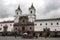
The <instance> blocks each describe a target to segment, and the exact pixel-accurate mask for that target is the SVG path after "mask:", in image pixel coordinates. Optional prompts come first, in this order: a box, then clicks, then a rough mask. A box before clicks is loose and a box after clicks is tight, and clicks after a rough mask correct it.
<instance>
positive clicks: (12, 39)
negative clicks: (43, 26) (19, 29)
mask: <svg viewBox="0 0 60 40" xmlns="http://www.w3.org/2000/svg"><path fill="white" fill-rule="evenodd" d="M0 40H60V38H45V37H39V38H37V39H33V38H32V39H25V38H21V37H16V38H15V37H2V36H0Z"/></svg>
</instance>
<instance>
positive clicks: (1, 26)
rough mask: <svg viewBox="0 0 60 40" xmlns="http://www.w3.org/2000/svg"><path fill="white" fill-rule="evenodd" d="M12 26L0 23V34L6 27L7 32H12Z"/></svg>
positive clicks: (11, 24)
mask: <svg viewBox="0 0 60 40" xmlns="http://www.w3.org/2000/svg"><path fill="white" fill-rule="evenodd" d="M13 24H14V23H0V28H1V30H0V32H3V26H5V25H7V26H8V28H7V31H13Z"/></svg>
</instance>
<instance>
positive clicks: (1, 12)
mask: <svg viewBox="0 0 60 40" xmlns="http://www.w3.org/2000/svg"><path fill="white" fill-rule="evenodd" d="M8 15H9V14H8V10H7V7H6V6H5V5H4V3H3V0H0V18H5V17H8Z"/></svg>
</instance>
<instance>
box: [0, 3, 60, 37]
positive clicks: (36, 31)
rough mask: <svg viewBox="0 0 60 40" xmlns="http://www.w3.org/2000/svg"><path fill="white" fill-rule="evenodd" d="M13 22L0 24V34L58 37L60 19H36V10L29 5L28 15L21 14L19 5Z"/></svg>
mask: <svg viewBox="0 0 60 40" xmlns="http://www.w3.org/2000/svg"><path fill="white" fill-rule="evenodd" d="M15 13H16V15H15V19H14V21H4V22H0V32H16V33H17V34H23V33H28V34H29V35H33V36H35V35H39V36H44V35H46V36H49V35H53V36H55V35H60V18H54V19H39V20H38V19H36V9H35V7H34V6H33V4H32V5H31V7H30V8H29V14H22V10H21V8H20V5H19V6H18V8H17V9H16V10H15Z"/></svg>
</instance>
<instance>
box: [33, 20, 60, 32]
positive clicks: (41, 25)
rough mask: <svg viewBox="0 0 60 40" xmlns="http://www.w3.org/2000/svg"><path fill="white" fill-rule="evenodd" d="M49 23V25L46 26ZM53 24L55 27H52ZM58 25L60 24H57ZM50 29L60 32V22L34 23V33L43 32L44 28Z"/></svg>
mask: <svg viewBox="0 0 60 40" xmlns="http://www.w3.org/2000/svg"><path fill="white" fill-rule="evenodd" d="M46 23H47V25H46ZM51 23H52V24H53V25H51ZM57 23H58V24H57ZM46 27H47V28H50V31H55V30H56V31H60V20H50V21H36V22H34V31H43V28H46Z"/></svg>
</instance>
